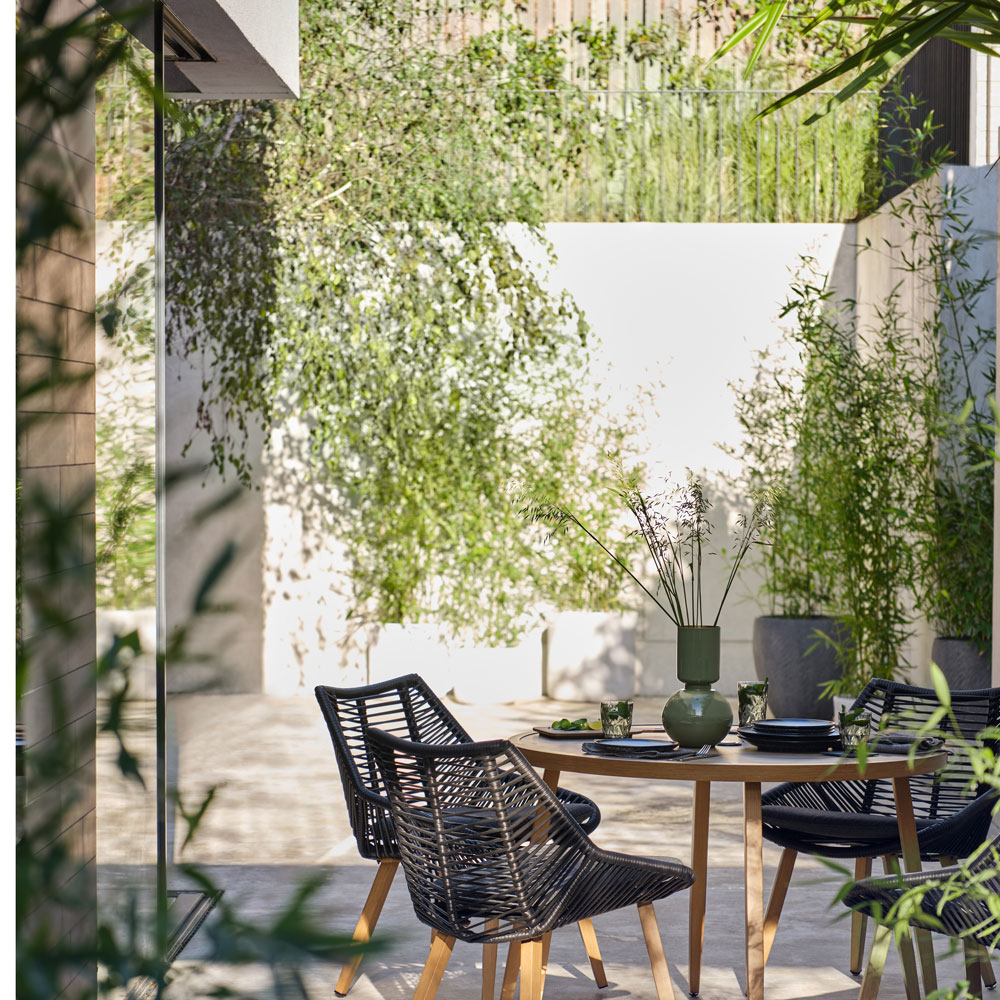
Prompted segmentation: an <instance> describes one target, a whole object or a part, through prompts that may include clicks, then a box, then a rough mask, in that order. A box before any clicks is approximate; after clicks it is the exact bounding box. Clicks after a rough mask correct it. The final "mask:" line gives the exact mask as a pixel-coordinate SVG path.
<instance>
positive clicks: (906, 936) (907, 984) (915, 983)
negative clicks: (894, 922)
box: [899, 928, 923, 1000]
mask: <svg viewBox="0 0 1000 1000" xmlns="http://www.w3.org/2000/svg"><path fill="white" fill-rule="evenodd" d="M899 964H900V965H901V966H902V968H903V987H904V988H905V990H906V1000H920V998H921V996H922V995H923V994H922V993H921V990H920V979H919V977H918V976H917V958H916V955H914V953H913V937H912V936H911V934H910V931H909V928H904V929H903V932H902V935H901V936H900V939H899Z"/></svg>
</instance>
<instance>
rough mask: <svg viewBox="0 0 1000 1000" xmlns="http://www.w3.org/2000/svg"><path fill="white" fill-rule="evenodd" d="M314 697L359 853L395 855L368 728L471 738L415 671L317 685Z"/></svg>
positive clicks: (431, 739) (424, 739) (432, 739)
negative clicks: (358, 682) (360, 682)
mask: <svg viewBox="0 0 1000 1000" xmlns="http://www.w3.org/2000/svg"><path fill="white" fill-rule="evenodd" d="M316 700H317V701H318V702H319V707H320V709H321V711H322V712H323V718H324V719H325V720H326V725H327V728H328V729H329V730H330V739H331V740H332V741H333V749H334V752H335V753H336V756H337V767H338V768H339V769H340V778H341V782H342V784H343V786H344V798H345V800H346V802H347V814H348V817H349V818H350V821H351V829H352V830H353V831H354V837H355V839H356V840H357V843H358V850H359V851H360V852H361V856H362V857H364V858H379V859H383V858H398V857H399V849H398V847H397V845H396V835H395V831H394V830H393V825H392V819H391V817H390V816H389V803H388V800H387V799H386V798H385V790H384V786H383V783H382V777H381V775H380V773H379V770H378V766H377V765H376V763H375V758H374V757H373V755H372V750H371V746H370V744H369V740H368V734H369V732H370V731H371V729H372V728H374V727H378V728H379V729H381V730H383V731H385V732H389V733H393V734H394V735H397V736H403V737H405V738H406V739H409V740H413V741H415V742H418V743H431V744H448V743H470V742H471V741H472V737H470V736H469V734H468V733H467V732H466V731H465V729H463V728H462V725H461V724H460V723H459V721H458V720H457V719H456V718H455V716H454V715H452V714H451V712H449V711H448V709H447V708H446V707H445V706H444V705H443V704H442V702H441V699H440V698H438V696H437V695H436V694H434V692H433V691H431V689H430V688H429V687H428V686H427V684H426V683H424V681H423V679H422V678H421V677H419V676H418V675H417V674H407V675H405V676H404V677H395V678H393V679H392V680H388V681H382V682H380V683H378V684H368V685H366V686H364V687H355V688H336V687H326V686H323V685H320V686H318V687H317V688H316Z"/></svg>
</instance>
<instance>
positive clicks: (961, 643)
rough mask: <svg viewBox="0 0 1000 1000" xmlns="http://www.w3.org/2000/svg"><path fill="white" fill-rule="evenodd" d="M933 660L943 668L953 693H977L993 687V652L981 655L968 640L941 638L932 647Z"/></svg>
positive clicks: (988, 651)
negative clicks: (980, 689) (991, 680)
mask: <svg viewBox="0 0 1000 1000" xmlns="http://www.w3.org/2000/svg"><path fill="white" fill-rule="evenodd" d="M931 659H932V660H933V661H934V662H935V663H936V664H937V665H938V666H939V667H940V668H941V672H942V673H943V674H944V676H945V680H946V681H947V682H948V687H950V688H951V689H952V691H970V690H971V691H975V690H977V689H979V688H988V687H990V686H991V683H990V679H991V677H992V660H993V657H992V655H991V650H987V651H986V652H985V653H980V652H979V650H978V649H977V648H976V646H975V644H974V643H972V642H970V641H969V640H968V639H952V638H943V637H941V636H939V637H938V638H936V639H935V640H934V645H933V646H932V647H931Z"/></svg>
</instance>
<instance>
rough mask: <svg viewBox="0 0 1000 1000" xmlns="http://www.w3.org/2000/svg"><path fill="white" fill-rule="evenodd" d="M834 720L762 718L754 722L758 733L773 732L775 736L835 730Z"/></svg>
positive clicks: (754, 727)
mask: <svg viewBox="0 0 1000 1000" xmlns="http://www.w3.org/2000/svg"><path fill="white" fill-rule="evenodd" d="M834 728H835V727H834V724H833V723H832V722H828V721H824V720H823V719H760V720H758V721H757V722H755V723H754V724H753V729H754V731H755V732H758V733H773V734H774V735H775V736H777V735H779V734H781V735H787V734H791V733H810V734H812V733H828V732H830V731H831V730H833V729H834Z"/></svg>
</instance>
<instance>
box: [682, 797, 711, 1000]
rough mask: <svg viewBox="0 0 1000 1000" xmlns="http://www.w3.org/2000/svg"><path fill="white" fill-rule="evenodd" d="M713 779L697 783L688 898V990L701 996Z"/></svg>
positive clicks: (693, 994) (692, 994)
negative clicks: (692, 876)
mask: <svg viewBox="0 0 1000 1000" xmlns="http://www.w3.org/2000/svg"><path fill="white" fill-rule="evenodd" d="M711 794H712V783H711V782H710V781H696V782H695V783H694V820H693V822H692V824H691V867H692V868H693V869H694V885H692V886H691V889H690V890H689V891H690V899H689V901H688V907H689V911H688V913H689V916H688V993H689V994H690V995H691V996H693V997H694V996H697V995H698V992H699V990H700V989H701V952H702V947H703V945H704V943H705V893H706V891H707V888H708V886H707V882H708V814H709V811H710V808H711Z"/></svg>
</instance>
